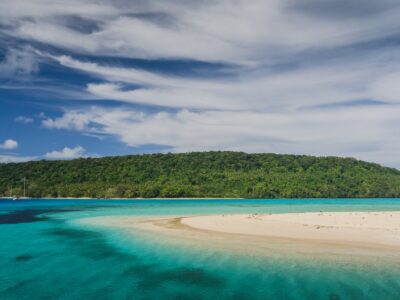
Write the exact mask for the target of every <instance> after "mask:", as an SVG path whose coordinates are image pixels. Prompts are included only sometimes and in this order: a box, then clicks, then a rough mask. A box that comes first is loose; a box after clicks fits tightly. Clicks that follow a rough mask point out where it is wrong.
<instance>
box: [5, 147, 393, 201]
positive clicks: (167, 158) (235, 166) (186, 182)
mask: <svg viewBox="0 0 400 300" xmlns="http://www.w3.org/2000/svg"><path fill="white" fill-rule="evenodd" d="M24 177H26V179H27V194H28V196H30V197H100V198H111V197H114V198H119V197H121V198H123V197H126V198H136V197H143V198H155V197H244V198H299V197H310V198H313V197H331V198H333V197H400V171H398V170H396V169H390V168H385V167H382V166H379V165H377V164H373V163H367V162H363V161H358V160H355V159H351V158H338V157H312V156H297V155H277V154H246V153H242V152H197V153H196V152H194V153H184V154H148V155H130V156H117V157H104V158H81V159H75V160H70V161H44V160H43V161H32V162H26V163H9V164H0V195H3V196H8V195H10V189H11V188H12V193H13V194H15V195H20V196H21V195H22V193H23V192H22V187H23V184H22V178H24Z"/></svg>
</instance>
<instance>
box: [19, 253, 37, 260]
mask: <svg viewBox="0 0 400 300" xmlns="http://www.w3.org/2000/svg"><path fill="white" fill-rule="evenodd" d="M33 258H34V256H33V255H30V254H21V255H18V256H16V257H15V260H16V261H27V260H31V259H33Z"/></svg>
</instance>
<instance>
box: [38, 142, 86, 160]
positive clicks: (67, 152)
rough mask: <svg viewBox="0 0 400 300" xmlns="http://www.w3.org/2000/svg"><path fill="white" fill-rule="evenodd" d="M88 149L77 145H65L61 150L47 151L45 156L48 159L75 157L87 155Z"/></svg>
mask: <svg viewBox="0 0 400 300" xmlns="http://www.w3.org/2000/svg"><path fill="white" fill-rule="evenodd" d="M85 153H86V150H85V149H84V148H83V147H81V146H79V145H78V146H76V147H74V148H69V147H64V148H63V149H62V150H60V151H56V150H54V151H51V152H47V153H46V154H45V155H44V158H47V159H73V158H79V157H83V156H85Z"/></svg>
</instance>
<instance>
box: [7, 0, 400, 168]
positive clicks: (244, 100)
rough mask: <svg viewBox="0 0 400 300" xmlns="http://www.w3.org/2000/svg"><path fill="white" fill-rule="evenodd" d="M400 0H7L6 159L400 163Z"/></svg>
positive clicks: (394, 165)
mask: <svg viewBox="0 0 400 300" xmlns="http://www.w3.org/2000/svg"><path fill="white" fill-rule="evenodd" d="M399 16H400V4H399V3H398V1H394V0H382V1H376V0H374V1H371V0H347V1H344V0H329V1H328V0H302V1H295V0H279V1H278V0H254V1H247V0H217V1H215V0H213V1H211V0H210V1H209V0H204V1H190V0H189V1H181V0H169V1H161V0H149V1H141V0H133V1H127V0H113V1H111V0H102V1H90V0H88V1H79V0H58V1H48V0H31V1H25V0H2V1H1V3H0V162H11V161H26V160H37V159H71V158H76V157H85V156H106V155H124V154H133V153H149V152H185V151H206V150H235V151H246V152H275V153H293V154H309V155H321V156H326V155H337V156H346V157H355V158H358V159H363V160H368V161H373V162H378V163H381V164H383V165H387V166H392V167H397V168H399V167H400V158H399V157H400V156H399V155H398V153H399V151H400V139H399V129H400V127H399V126H400V118H399V115H400V106H399V95H400V63H399V62H400V60H399V58H400V51H399V50H400V29H399V28H400V17H399Z"/></svg>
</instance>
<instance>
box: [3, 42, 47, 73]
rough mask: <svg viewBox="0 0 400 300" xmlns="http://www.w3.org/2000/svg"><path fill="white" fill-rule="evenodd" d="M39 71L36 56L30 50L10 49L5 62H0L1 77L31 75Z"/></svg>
mask: <svg viewBox="0 0 400 300" xmlns="http://www.w3.org/2000/svg"><path fill="white" fill-rule="evenodd" d="M38 71H39V64H38V61H37V58H36V55H35V54H34V53H33V51H32V50H31V49H29V48H25V49H9V50H8V52H7V53H6V56H5V58H4V60H3V61H1V62H0V77H4V76H14V75H17V76H18V75H19V76H21V75H29V74H31V73H36V72H38ZM17 78H18V77H17Z"/></svg>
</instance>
